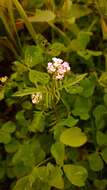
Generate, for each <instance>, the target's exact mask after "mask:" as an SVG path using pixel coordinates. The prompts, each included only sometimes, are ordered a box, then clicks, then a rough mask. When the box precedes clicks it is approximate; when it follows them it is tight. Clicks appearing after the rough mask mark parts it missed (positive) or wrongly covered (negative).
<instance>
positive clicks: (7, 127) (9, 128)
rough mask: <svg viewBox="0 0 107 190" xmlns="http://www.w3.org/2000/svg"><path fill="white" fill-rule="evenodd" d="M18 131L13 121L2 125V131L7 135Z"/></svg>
mask: <svg viewBox="0 0 107 190" xmlns="http://www.w3.org/2000/svg"><path fill="white" fill-rule="evenodd" d="M15 130H16V126H15V124H14V123H13V122H12V121H8V122H6V123H4V125H2V128H1V131H3V132H5V133H13V132H15Z"/></svg>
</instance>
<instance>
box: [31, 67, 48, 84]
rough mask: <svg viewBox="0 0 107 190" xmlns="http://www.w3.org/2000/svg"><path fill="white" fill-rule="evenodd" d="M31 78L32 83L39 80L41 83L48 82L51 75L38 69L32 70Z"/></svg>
mask: <svg viewBox="0 0 107 190" xmlns="http://www.w3.org/2000/svg"><path fill="white" fill-rule="evenodd" d="M29 79H30V81H31V82H32V83H37V82H39V83H40V84H47V83H48V82H49V79H50V77H49V75H48V74H47V73H44V72H40V71H36V70H30V71H29Z"/></svg>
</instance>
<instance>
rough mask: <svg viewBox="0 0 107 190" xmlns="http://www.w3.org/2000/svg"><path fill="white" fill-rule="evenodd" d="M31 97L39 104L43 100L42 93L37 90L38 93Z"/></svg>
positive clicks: (33, 101) (34, 102)
mask: <svg viewBox="0 0 107 190" xmlns="http://www.w3.org/2000/svg"><path fill="white" fill-rule="evenodd" d="M31 99H32V103H33V104H38V103H39V102H40V101H41V100H42V93H41V92H37V93H36V94H32V95H31Z"/></svg>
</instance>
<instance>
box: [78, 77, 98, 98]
mask: <svg viewBox="0 0 107 190" xmlns="http://www.w3.org/2000/svg"><path fill="white" fill-rule="evenodd" d="M80 85H81V86H82V88H83V90H82V93H81V95H82V96H84V97H86V98H88V97H90V96H92V95H93V93H94V89H95V85H96V77H95V75H91V76H90V77H89V78H85V79H84V80H82V81H81V82H80Z"/></svg>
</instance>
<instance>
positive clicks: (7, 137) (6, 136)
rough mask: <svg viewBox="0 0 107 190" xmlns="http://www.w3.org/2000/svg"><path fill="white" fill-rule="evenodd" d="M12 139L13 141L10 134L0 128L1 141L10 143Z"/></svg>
mask: <svg viewBox="0 0 107 190" xmlns="http://www.w3.org/2000/svg"><path fill="white" fill-rule="evenodd" d="M10 141H11V136H10V134H9V133H6V132H4V131H2V130H0V143H4V144H8V143H9V142H10Z"/></svg>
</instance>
